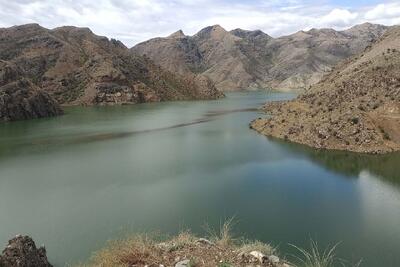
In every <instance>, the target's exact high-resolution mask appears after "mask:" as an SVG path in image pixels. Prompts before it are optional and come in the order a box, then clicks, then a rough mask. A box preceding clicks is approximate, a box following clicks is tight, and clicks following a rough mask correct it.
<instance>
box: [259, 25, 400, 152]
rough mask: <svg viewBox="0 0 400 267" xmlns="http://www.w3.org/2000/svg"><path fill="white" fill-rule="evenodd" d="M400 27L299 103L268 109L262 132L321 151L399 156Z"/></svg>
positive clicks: (326, 78) (341, 66)
mask: <svg viewBox="0 0 400 267" xmlns="http://www.w3.org/2000/svg"><path fill="white" fill-rule="evenodd" d="M399 73H400V26H396V27H393V28H391V29H390V30H388V31H387V32H386V33H385V34H384V35H383V37H382V39H381V40H380V41H378V42H376V43H375V44H373V45H371V46H370V47H368V48H366V49H365V51H364V52H363V53H361V54H359V55H357V56H355V57H353V58H351V59H349V60H347V61H345V62H343V63H341V64H339V65H338V66H337V67H336V68H335V69H334V70H333V71H332V72H331V73H330V74H329V75H326V76H324V78H323V79H322V80H321V81H320V82H319V83H318V84H316V85H314V86H313V87H312V88H311V89H310V90H308V91H306V92H305V93H303V94H301V95H299V96H298V97H297V98H296V99H295V100H292V101H287V102H278V103H276V102H275V103H269V104H266V106H265V107H264V109H265V110H266V111H267V112H268V113H270V115H272V117H270V118H265V119H257V120H255V121H253V122H252V123H251V127H252V128H254V129H255V130H257V131H258V132H260V133H262V134H264V135H267V136H274V137H278V138H282V139H287V140H290V141H293V142H297V143H301V144H306V145H309V146H312V147H316V148H326V149H337V150H348V151H354V152H362V153H386V152H392V151H398V150H400V76H399Z"/></svg>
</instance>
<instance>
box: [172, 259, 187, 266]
mask: <svg viewBox="0 0 400 267" xmlns="http://www.w3.org/2000/svg"><path fill="white" fill-rule="evenodd" d="M189 264H190V260H183V261H180V262H178V263H176V264H175V267H187V266H189Z"/></svg>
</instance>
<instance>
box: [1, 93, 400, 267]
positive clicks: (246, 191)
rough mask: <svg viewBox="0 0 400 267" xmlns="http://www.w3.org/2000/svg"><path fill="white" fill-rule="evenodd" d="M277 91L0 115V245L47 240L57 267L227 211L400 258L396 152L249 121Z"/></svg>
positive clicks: (366, 254)
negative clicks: (38, 115) (283, 132)
mask: <svg viewBox="0 0 400 267" xmlns="http://www.w3.org/2000/svg"><path fill="white" fill-rule="evenodd" d="M294 96H295V95H294V94H287V93H267V92H251V93H230V94H228V95H227V97H226V98H224V99H220V100H215V101H187V102H169V103H167V102H165V103H151V104H141V105H132V106H118V107H86V108H85V107H71V108H67V109H66V115H64V116H61V117H56V118H49V119H40V120H31V121H21V122H13V123H3V124H0V244H2V245H1V247H4V246H5V245H6V243H7V241H8V239H10V238H11V237H13V236H14V235H16V234H19V233H21V234H28V235H31V236H32V237H33V238H34V240H35V241H36V243H37V244H45V245H46V247H47V251H48V256H49V259H50V261H51V262H52V263H53V264H54V265H55V266H64V265H65V264H74V263H77V262H79V261H84V260H86V259H87V258H88V257H90V255H91V253H92V252H93V251H95V250H97V249H99V248H102V247H104V246H105V245H106V241H107V240H110V239H115V238H118V237H121V236H124V235H126V234H130V233H135V232H143V231H160V232H162V233H168V234H174V233H177V232H178V231H180V230H182V229H191V230H192V231H193V232H195V233H198V234H199V235H202V234H204V232H205V230H204V226H205V224H209V225H210V226H211V227H214V228H218V226H219V225H220V223H221V221H223V220H225V219H227V218H230V217H235V221H236V223H235V228H234V232H235V234H237V235H238V236H245V237H246V238H249V239H259V240H261V241H266V242H270V243H271V244H273V245H274V246H278V248H279V251H280V252H281V254H282V256H285V255H286V256H287V257H288V258H289V259H291V258H292V254H293V253H295V250H294V249H293V248H292V247H291V246H290V245H289V244H295V245H296V246H300V247H307V246H308V245H309V243H310V239H313V240H315V241H317V242H318V245H319V246H320V247H321V248H325V247H326V246H328V245H334V244H336V243H338V242H340V245H339V246H338V251H337V253H338V256H339V257H341V258H344V259H347V260H348V262H350V263H356V262H357V261H359V260H360V259H362V260H363V262H362V264H361V266H367V267H373V266H386V267H388V266H393V267H394V266H400V253H399V252H400V154H399V153H397V154H390V155H384V156H372V155H357V154H353V153H346V152H328V151H318V150H314V149H311V148H307V147H305V146H302V145H297V144H290V143H287V142H284V141H280V140H276V139H269V138H266V137H265V136H262V135H259V134H258V133H256V132H255V131H253V130H250V129H249V127H248V124H249V122H250V121H251V120H252V119H255V118H257V117H261V116H264V114H262V113H261V112H259V111H257V110H256V108H258V107H259V106H260V105H261V104H263V103H264V102H266V101H272V100H280V99H290V98H292V97H294Z"/></svg>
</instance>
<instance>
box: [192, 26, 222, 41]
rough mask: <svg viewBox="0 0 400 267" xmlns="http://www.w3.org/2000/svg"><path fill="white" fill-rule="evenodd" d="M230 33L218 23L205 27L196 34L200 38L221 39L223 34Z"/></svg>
mask: <svg viewBox="0 0 400 267" xmlns="http://www.w3.org/2000/svg"><path fill="white" fill-rule="evenodd" d="M226 34H228V32H227V31H226V30H225V29H224V28H222V27H221V26H220V25H218V24H216V25H213V26H208V27H205V28H204V29H202V30H200V31H199V32H198V33H197V34H196V35H195V36H197V37H200V38H204V37H205V38H213V39H221V38H222V37H223V36H225V35H226Z"/></svg>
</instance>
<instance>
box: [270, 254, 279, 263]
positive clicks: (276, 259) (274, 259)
mask: <svg viewBox="0 0 400 267" xmlns="http://www.w3.org/2000/svg"><path fill="white" fill-rule="evenodd" d="M268 260H269V261H270V262H271V263H272V264H277V263H279V261H280V260H279V257H278V256H275V255H270V256H268Z"/></svg>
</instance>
